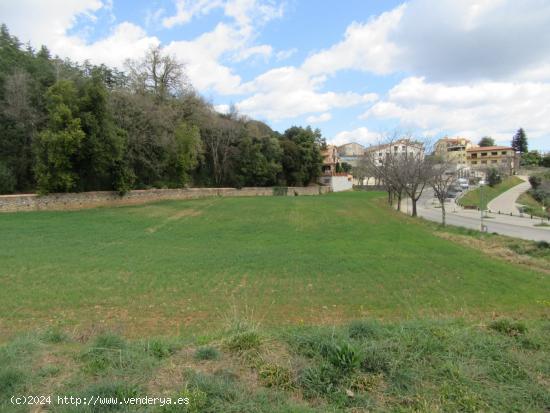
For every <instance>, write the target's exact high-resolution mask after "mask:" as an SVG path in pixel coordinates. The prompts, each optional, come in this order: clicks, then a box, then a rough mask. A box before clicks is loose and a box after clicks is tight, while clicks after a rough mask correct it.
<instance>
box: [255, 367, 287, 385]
mask: <svg viewBox="0 0 550 413" xmlns="http://www.w3.org/2000/svg"><path fill="white" fill-rule="evenodd" d="M258 377H259V379H260V382H261V383H262V385H264V386H265V387H278V388H280V389H283V390H290V389H292V388H293V387H294V383H293V379H292V372H291V371H290V369H288V368H286V367H283V366H279V365H278V364H274V363H266V364H264V365H262V366H261V367H260V369H259V371H258Z"/></svg>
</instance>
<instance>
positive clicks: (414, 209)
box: [411, 198, 418, 217]
mask: <svg viewBox="0 0 550 413" xmlns="http://www.w3.org/2000/svg"><path fill="white" fill-rule="evenodd" d="M411 201H412V206H413V212H412V216H413V217H415V216H417V213H416V201H418V199H414V198H411Z"/></svg>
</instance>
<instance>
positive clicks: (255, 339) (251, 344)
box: [225, 331, 262, 353]
mask: <svg viewBox="0 0 550 413" xmlns="http://www.w3.org/2000/svg"><path fill="white" fill-rule="evenodd" d="M261 344H262V340H261V337H260V335H259V334H258V333H257V332H255V331H245V332H243V333H237V334H234V335H233V336H231V337H230V338H229V339H228V340H227V341H226V343H225V346H226V347H227V349H228V350H229V351H232V352H235V353H242V352H245V351H248V350H257V349H259V348H260V346H261Z"/></svg>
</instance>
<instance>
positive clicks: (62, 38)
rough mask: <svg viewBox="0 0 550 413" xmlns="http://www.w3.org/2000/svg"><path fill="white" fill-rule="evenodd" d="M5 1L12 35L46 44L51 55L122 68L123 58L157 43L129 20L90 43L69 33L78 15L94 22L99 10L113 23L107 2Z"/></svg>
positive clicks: (1, 11)
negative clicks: (15, 3)
mask: <svg viewBox="0 0 550 413" xmlns="http://www.w3.org/2000/svg"><path fill="white" fill-rule="evenodd" d="M8 3H9V2H1V3H0V15H1V16H2V18H3V20H4V21H5V22H6V24H7V25H8V27H9V29H10V31H11V32H12V33H13V34H15V35H17V36H18V37H19V38H20V39H21V40H23V41H27V40H28V41H30V42H31V44H32V45H33V46H34V47H39V46H41V45H43V44H45V45H46V46H47V47H48V48H49V49H50V50H51V51H52V52H53V53H54V54H58V55H60V56H62V57H69V58H70V59H72V60H76V61H84V60H89V61H91V62H92V63H96V64H100V63H105V64H107V65H111V66H118V67H122V64H123V62H124V60H125V59H127V58H132V57H136V56H139V55H143V53H144V52H145V50H147V48H148V47H149V46H151V45H156V44H159V40H158V39H157V38H156V37H150V36H148V35H147V34H146V33H145V31H144V30H143V29H142V28H141V27H139V26H137V25H135V24H133V23H129V22H122V23H120V24H118V25H115V26H113V28H112V30H111V31H110V33H109V34H108V35H107V36H106V37H104V38H102V39H100V40H98V41H96V42H93V43H88V42H86V41H85V40H84V39H83V38H82V36H81V35H78V34H75V35H69V34H68V32H69V30H70V29H71V28H73V27H74V25H75V23H76V22H77V20H78V19H79V18H82V17H84V18H85V19H88V20H89V21H90V22H94V21H95V20H96V15H95V13H97V12H98V11H100V10H101V9H103V10H105V11H107V12H108V13H109V20H110V21H111V22H112V21H113V20H114V16H113V15H112V3H111V2H110V1H105V2H101V1H99V0H74V1H69V2H67V1H62V0H51V1H37V0H22V1H18V2H17V5H16V6H14V4H13V3H12V4H8ZM82 33H86V30H85V29H84V30H83V31H81V33H80V34H82Z"/></svg>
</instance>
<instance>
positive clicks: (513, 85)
mask: <svg viewBox="0 0 550 413" xmlns="http://www.w3.org/2000/svg"><path fill="white" fill-rule="evenodd" d="M549 94H550V84H549V83H540V82H504V81H478V82H474V83H470V84H462V85H449V84H446V83H441V82H438V83H433V82H428V81H427V80H426V79H425V78H419V77H410V78H406V79H404V80H403V81H401V82H400V83H399V84H397V85H396V86H394V87H393V88H392V89H391V90H390V91H389V93H388V96H387V98H386V99H383V100H381V101H379V102H376V103H375V104H374V105H373V106H372V107H371V108H370V109H369V110H367V111H366V112H365V113H364V114H363V115H362V116H361V117H362V118H363V119H371V118H378V119H395V120H398V121H399V122H400V124H401V125H403V126H404V127H411V128H416V129H423V130H430V131H432V132H436V131H453V132H454V133H457V134H461V135H465V136H472V137H480V136H483V135H492V136H493V137H495V138H497V139H499V140H500V141H501V142H506V143H509V140H510V137H511V136H512V135H513V133H514V132H515V131H516V130H517V129H518V128H519V127H524V128H526V129H527V131H528V133H529V136H530V138H533V139H535V140H536V139H537V138H541V137H543V136H545V135H547V134H548V130H550V102H549V101H548V96H549Z"/></svg>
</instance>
